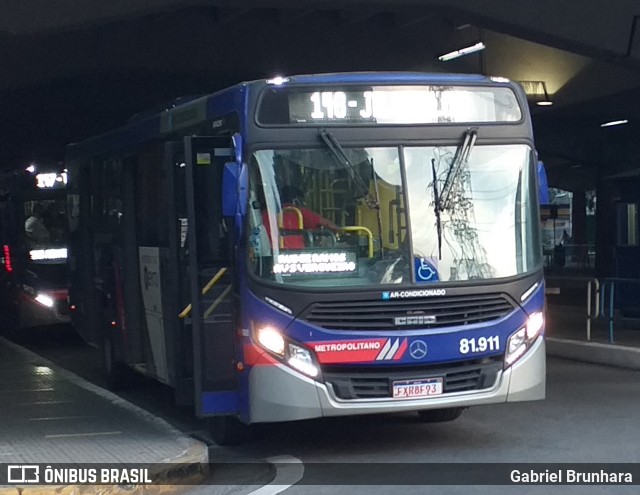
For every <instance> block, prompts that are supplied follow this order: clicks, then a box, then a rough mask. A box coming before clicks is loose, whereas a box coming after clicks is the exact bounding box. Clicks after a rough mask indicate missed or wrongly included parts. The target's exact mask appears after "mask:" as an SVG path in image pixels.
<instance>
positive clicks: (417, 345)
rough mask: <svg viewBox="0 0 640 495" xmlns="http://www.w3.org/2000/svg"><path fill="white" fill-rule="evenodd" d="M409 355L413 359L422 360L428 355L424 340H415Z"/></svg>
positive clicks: (410, 347)
mask: <svg viewBox="0 0 640 495" xmlns="http://www.w3.org/2000/svg"><path fill="white" fill-rule="evenodd" d="M409 354H411V357H412V358H413V359H422V358H424V357H425V356H426V355H427V344H425V343H424V342H423V341H422V340H414V341H413V342H411V345H410V346H409Z"/></svg>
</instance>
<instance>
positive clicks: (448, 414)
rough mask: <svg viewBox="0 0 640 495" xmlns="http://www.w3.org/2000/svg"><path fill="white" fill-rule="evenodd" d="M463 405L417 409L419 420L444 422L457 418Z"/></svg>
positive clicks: (463, 408) (462, 409)
mask: <svg viewBox="0 0 640 495" xmlns="http://www.w3.org/2000/svg"><path fill="white" fill-rule="evenodd" d="M465 409H466V408H465V407H449V408H446V409H425V410H424V411H418V417H419V418H420V421H424V422H425V423H444V422H445V421H453V420H455V419H458V418H459V417H460V415H461V414H462V411H464V410H465Z"/></svg>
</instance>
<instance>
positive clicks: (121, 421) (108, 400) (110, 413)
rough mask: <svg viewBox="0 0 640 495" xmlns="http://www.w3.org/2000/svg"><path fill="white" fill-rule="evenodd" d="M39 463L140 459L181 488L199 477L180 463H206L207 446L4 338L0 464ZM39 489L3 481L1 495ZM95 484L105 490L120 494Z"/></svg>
mask: <svg viewBox="0 0 640 495" xmlns="http://www.w3.org/2000/svg"><path fill="white" fill-rule="evenodd" d="M34 463H46V464H52V465H53V464H67V465H68V464H73V465H79V464H85V465H86V464H112V463H113V464H126V463H131V464H133V463H135V464H136V465H137V466H140V465H146V466H149V469H150V471H151V472H153V473H154V476H156V479H158V477H159V478H160V479H163V480H165V479H166V480H167V483H168V484H171V485H179V484H180V482H181V481H183V479H182V477H187V476H188V477H189V478H190V482H193V476H194V475H195V476H198V474H197V473H195V474H194V473H193V472H192V471H189V470H186V469H185V470H181V469H180V468H179V466H181V465H182V466H186V465H187V464H189V465H196V464H202V465H206V464H207V463H208V448H207V446H206V445H205V444H204V443H202V442H200V441H198V440H196V439H194V438H191V437H189V436H187V435H185V434H183V433H182V432H180V431H178V430H177V429H175V428H173V427H172V426H171V425H169V424H168V423H166V422H165V421H164V420H162V419H160V418H157V417H155V416H153V415H152V414H150V413H148V412H147V411H144V410H143V409H141V408H139V407H137V406H135V405H133V404H131V403H129V402H128V401H125V400H124V399H121V398H120V397H118V396H117V395H115V394H113V393H111V392H109V391H107V390H104V389H102V388H100V387H97V386H96V385H93V384H92V383H89V382H87V381H86V380H84V379H83V378H80V377H79V376H77V375H75V374H73V373H71V372H69V371H67V370H65V369H63V368H61V367H59V366H57V365H55V364H53V363H51V362H50V361H48V360H46V359H44V358H42V357H40V356H38V355H37V354H35V353H33V352H31V351H29V350H27V349H25V348H23V347H21V346H18V345H16V344H14V343H13V342H10V341H9V340H6V339H4V338H0V464H2V465H7V464H34ZM36 488H37V487H36V486H22V487H18V488H17V487H15V486H0V494H1V495H8V494H11V495H13V494H16V495H18V494H21V495H26V494H28V493H29V492H30V491H31V492H32V493H35V492H34V491H33V490H35V489H36ZM42 488H44V487H41V489H40V490H36V491H37V493H39V494H42V493H59V494H60V493H66V492H67V491H68V488H69V487H66V488H67V490H65V489H64V488H65V487H53V486H48V487H46V489H45V490H43V489H42ZM53 488H56V489H55V490H53ZM82 488H83V489H82V490H81V492H82V493H90V492H91V491H90V490H87V489H88V488H91V487H90V486H83V487H82ZM94 488H96V489H98V490H99V492H100V493H101V494H109V493H117V491H118V490H115V491H114V489H113V488H114V487H112V489H111V490H110V489H108V487H106V486H104V485H101V486H95V487H94ZM69 493H71V492H69ZM96 493H97V492H96Z"/></svg>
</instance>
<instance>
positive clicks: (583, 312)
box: [545, 272, 640, 370]
mask: <svg viewBox="0 0 640 495" xmlns="http://www.w3.org/2000/svg"><path fill="white" fill-rule="evenodd" d="M590 280H594V278H593V275H592V274H589V273H586V272H585V273H581V274H569V273H553V274H549V273H548V274H546V276H545V287H546V291H547V296H546V301H547V308H546V330H545V331H546V341H547V354H549V355H552V356H558V357H563V358H567V359H574V360H578V361H585V362H591V363H597V364H605V365H610V366H618V367H623V368H630V369H636V370H640V319H632V318H623V317H621V316H620V315H619V314H617V312H616V314H614V321H613V323H612V325H610V324H609V321H608V320H605V319H604V318H597V319H592V320H591V324H590V330H588V329H587V294H588V292H587V286H588V283H589V281H590Z"/></svg>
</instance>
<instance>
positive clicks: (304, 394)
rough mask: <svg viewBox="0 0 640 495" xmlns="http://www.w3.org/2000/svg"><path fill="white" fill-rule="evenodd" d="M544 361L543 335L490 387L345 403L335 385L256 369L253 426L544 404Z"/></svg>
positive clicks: (280, 368)
mask: <svg viewBox="0 0 640 495" xmlns="http://www.w3.org/2000/svg"><path fill="white" fill-rule="evenodd" d="M545 363H546V350H545V343H544V338H543V337H542V336H541V337H539V338H538V340H537V341H536V342H535V343H534V344H533V346H532V347H531V348H530V349H529V350H528V352H527V353H526V354H525V355H524V356H522V358H520V359H519V360H518V361H517V362H516V363H515V364H514V365H512V366H511V367H509V368H507V369H506V370H503V371H501V372H500V373H498V377H497V379H496V381H495V383H494V385H493V386H492V387H490V388H486V389H482V390H474V391H467V392H458V393H447V394H445V395H440V396H437V397H430V398H426V399H409V400H397V399H387V398H385V399H356V400H341V399H339V398H337V397H336V395H335V394H334V393H333V390H332V389H331V387H328V386H327V385H326V384H324V383H319V382H316V381H314V380H312V379H310V378H308V377H306V376H304V375H302V374H300V373H298V372H296V371H294V370H293V369H291V368H289V367H287V366H285V365H283V364H275V365H271V366H256V367H254V368H253V369H252V370H251V375H250V379H249V389H250V397H251V400H250V414H251V422H252V423H268V422H276V421H294V420H302V419H311V418H319V417H323V416H327V417H328V416H351V415H359V414H380V413H397V412H404V411H419V410H424V409H441V408H448V407H468V406H477V405H483V404H495V403H501V402H517V401H528V400H540V399H544V397H545V383H546V367H545Z"/></svg>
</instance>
